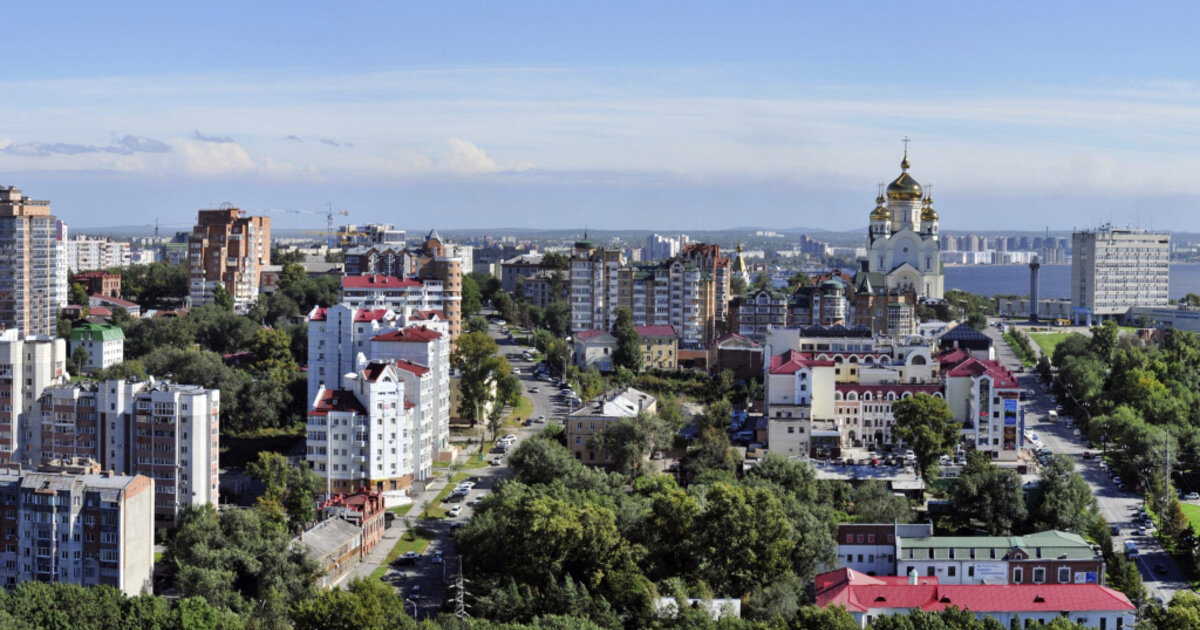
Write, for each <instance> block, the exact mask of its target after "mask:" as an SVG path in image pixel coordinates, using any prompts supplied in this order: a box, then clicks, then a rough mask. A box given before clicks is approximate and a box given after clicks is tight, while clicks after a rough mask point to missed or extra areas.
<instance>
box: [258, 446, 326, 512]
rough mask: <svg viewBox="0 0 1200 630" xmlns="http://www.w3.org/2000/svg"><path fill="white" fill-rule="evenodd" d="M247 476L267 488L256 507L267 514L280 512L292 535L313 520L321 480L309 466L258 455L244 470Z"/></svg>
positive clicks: (269, 454)
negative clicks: (277, 509)
mask: <svg viewBox="0 0 1200 630" xmlns="http://www.w3.org/2000/svg"><path fill="white" fill-rule="evenodd" d="M246 473H247V474H249V475H250V477H251V478H253V479H255V480H257V481H259V482H260V483H262V484H263V485H265V486H266V491H265V492H263V495H262V496H261V497H259V498H258V507H259V508H260V509H263V510H266V511H268V512H269V511H270V510H272V509H275V508H276V507H278V508H282V509H283V510H284V511H285V512H286V513H287V519H288V522H289V523H290V524H291V527H292V530H293V531H300V530H302V529H303V528H304V527H305V526H306V525H307V524H308V523H311V522H313V521H314V520H315V519H316V515H317V510H316V493H317V485H318V484H319V483H320V479H319V478H318V477H317V473H315V472H313V470H312V469H310V468H309V467H308V466H304V465H294V464H292V463H291V462H290V461H288V459H287V458H286V457H284V456H283V455H280V454H279V453H273V452H271V451H260V452H259V453H258V458H257V459H255V460H254V461H252V462H250V464H249V465H248V466H246Z"/></svg>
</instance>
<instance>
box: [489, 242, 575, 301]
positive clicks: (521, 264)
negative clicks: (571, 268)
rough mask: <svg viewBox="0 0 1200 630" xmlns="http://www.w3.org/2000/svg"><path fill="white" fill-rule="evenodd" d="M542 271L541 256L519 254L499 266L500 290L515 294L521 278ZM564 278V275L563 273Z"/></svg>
mask: <svg viewBox="0 0 1200 630" xmlns="http://www.w3.org/2000/svg"><path fill="white" fill-rule="evenodd" d="M540 271H542V255H541V254H539V253H537V252H534V253H532V254H521V255H520V256H514V257H512V258H509V259H508V260H506V261H504V262H503V263H502V264H501V265H500V288H501V289H503V290H504V291H507V292H508V293H516V292H517V289H518V287H519V286H520V283H521V278H529V277H531V276H534V275H537V273H538V272H540ZM563 276H564V277H565V276H566V273H565V272H564V273H563Z"/></svg>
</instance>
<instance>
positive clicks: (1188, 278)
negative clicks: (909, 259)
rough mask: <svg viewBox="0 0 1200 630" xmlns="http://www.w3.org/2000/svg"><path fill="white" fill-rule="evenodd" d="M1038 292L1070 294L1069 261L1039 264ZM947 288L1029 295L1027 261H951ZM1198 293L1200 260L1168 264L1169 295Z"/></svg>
mask: <svg viewBox="0 0 1200 630" xmlns="http://www.w3.org/2000/svg"><path fill="white" fill-rule="evenodd" d="M1039 275H1040V276H1041V279H1040V283H1041V288H1040V291H1039V292H1040V293H1041V297H1044V298H1065V297H1070V295H1069V294H1070V292H1071V265H1042V268H1041V271H1040V273H1039ZM946 289H959V290H961V291H967V292H969V293H976V294H979V295H996V294H997V293H999V294H1013V295H1029V267H1028V266H1027V265H953V266H947V267H946ZM1188 293H1200V263H1181V264H1173V265H1171V297H1172V298H1176V299H1178V298H1181V297H1183V296H1185V295H1187V294H1188Z"/></svg>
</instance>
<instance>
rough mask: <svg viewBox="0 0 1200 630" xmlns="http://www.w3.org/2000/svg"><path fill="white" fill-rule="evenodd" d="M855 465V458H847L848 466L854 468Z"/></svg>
mask: <svg viewBox="0 0 1200 630" xmlns="http://www.w3.org/2000/svg"><path fill="white" fill-rule="evenodd" d="M854 464H855V462H854V458H853V457H847V458H846V465H847V466H853V465H854Z"/></svg>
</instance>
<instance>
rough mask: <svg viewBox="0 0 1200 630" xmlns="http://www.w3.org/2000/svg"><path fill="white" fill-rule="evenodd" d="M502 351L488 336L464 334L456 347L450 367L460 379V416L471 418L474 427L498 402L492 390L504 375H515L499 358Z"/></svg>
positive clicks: (501, 358)
mask: <svg viewBox="0 0 1200 630" xmlns="http://www.w3.org/2000/svg"><path fill="white" fill-rule="evenodd" d="M499 351H500V346H498V345H496V342H495V341H494V340H493V339H492V338H491V337H490V336H489V335H488V334H487V333H465V334H462V335H460V336H459V337H458V341H457V342H456V343H455V344H454V351H453V352H452V353H451V355H450V364H451V365H452V366H454V369H455V370H457V371H458V373H459V374H460V375H461V376H460V378H459V383H458V391H459V395H460V398H459V404H458V415H459V416H460V417H463V418H470V419H471V421H472V423H475V422H478V421H479V420H482V419H483V418H485V417H486V416H487V413H486V412H487V410H488V408H489V405H491V404H492V402H493V401H494V400H495V395H494V393H493V387H494V386H496V385H497V381H499V379H501V378H503V377H504V375H506V374H511V373H512V368H510V367H508V361H505V360H504V358H503V357H499V356H496V353H497V352H499ZM501 406H503V404H502V403H501Z"/></svg>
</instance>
